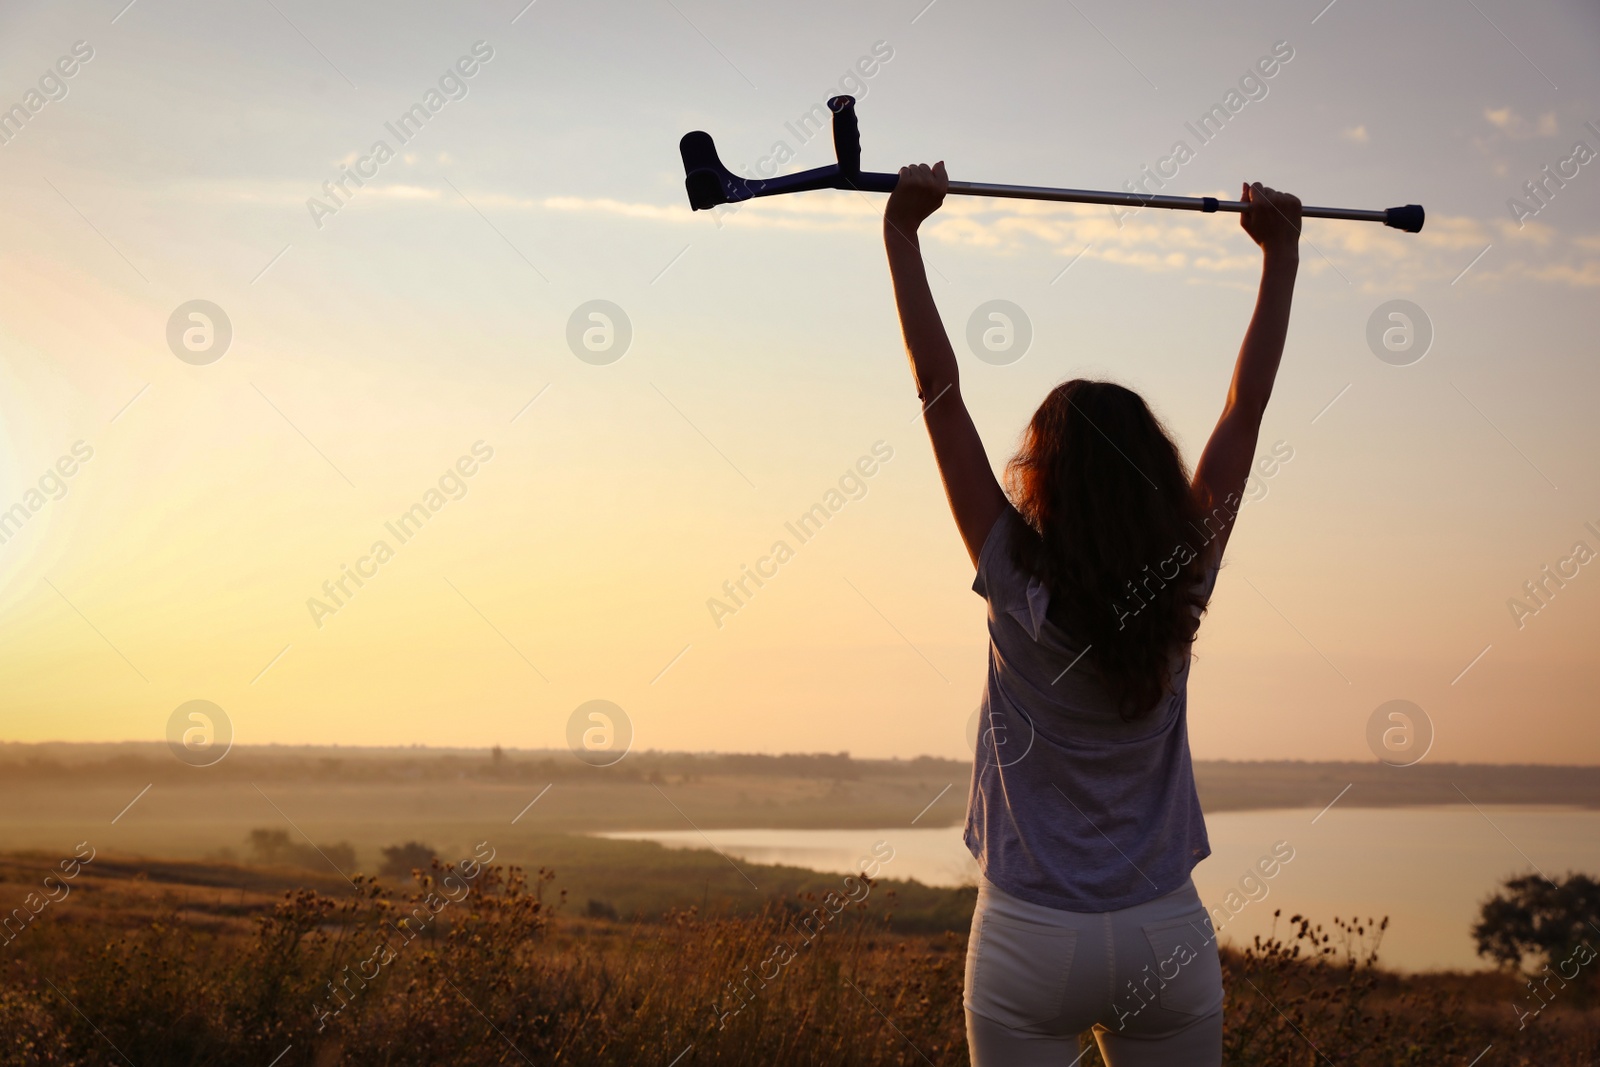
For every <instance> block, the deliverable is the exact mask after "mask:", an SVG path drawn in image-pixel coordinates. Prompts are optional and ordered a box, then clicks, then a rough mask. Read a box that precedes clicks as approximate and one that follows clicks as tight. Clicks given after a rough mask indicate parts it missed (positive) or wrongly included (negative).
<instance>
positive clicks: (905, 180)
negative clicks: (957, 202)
mask: <svg viewBox="0 0 1600 1067" xmlns="http://www.w3.org/2000/svg"><path fill="white" fill-rule="evenodd" d="M949 188H950V177H949V175H947V174H946V173H945V172H944V161H943V160H940V161H939V162H938V163H935V164H934V165H933V166H931V167H930V166H928V165H927V164H926V163H913V164H912V165H911V166H909V167H901V168H900V180H899V181H898V182H896V183H895V187H894V192H892V193H890V194H889V204H888V206H887V207H886V208H884V211H883V220H884V222H886V223H889V224H890V225H892V226H894V227H895V228H896V229H898V230H900V231H901V232H903V233H907V234H909V233H911V232H912V231H914V230H916V228H917V227H918V226H921V225H922V220H923V219H925V218H927V217H928V216H929V215H932V214H933V213H934V212H935V211H938V210H939V205H941V204H943V203H944V196H945V193H946V192H948V191H949Z"/></svg>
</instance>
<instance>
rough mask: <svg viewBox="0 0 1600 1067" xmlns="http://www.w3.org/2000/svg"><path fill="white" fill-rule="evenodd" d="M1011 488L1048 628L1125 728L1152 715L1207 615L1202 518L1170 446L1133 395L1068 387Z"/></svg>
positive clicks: (1028, 440) (1009, 473)
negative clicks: (1075, 650) (1108, 698)
mask: <svg viewBox="0 0 1600 1067" xmlns="http://www.w3.org/2000/svg"><path fill="white" fill-rule="evenodd" d="M1006 481H1007V485H1008V488H1009V489H1010V493H1011V498H1012V502H1013V503H1014V504H1015V505H1016V507H1017V510H1018V512H1020V513H1021V515H1022V518H1023V519H1024V521H1026V522H1027V524H1028V526H1029V528H1030V529H1031V530H1032V531H1033V536H1031V537H1022V538H1020V539H1018V541H1017V542H1016V544H1015V546H1014V549H1013V552H1014V555H1015V559H1016V562H1017V564H1018V565H1019V566H1021V567H1022V568H1023V570H1025V571H1027V572H1028V573H1030V574H1032V575H1034V576H1035V577H1037V578H1038V579H1039V580H1040V581H1041V582H1043V583H1044V584H1045V586H1046V587H1047V588H1048V589H1049V590H1050V612H1049V616H1050V619H1051V621H1052V622H1054V623H1056V624H1057V625H1058V626H1060V627H1061V628H1062V629H1063V630H1065V631H1066V632H1067V633H1068V634H1069V635H1070V636H1071V637H1072V638H1073V639H1074V640H1075V641H1077V642H1079V643H1081V644H1082V645H1084V646H1085V647H1086V648H1088V650H1089V651H1088V654H1087V656H1086V657H1085V660H1084V662H1085V663H1086V664H1092V665H1093V668H1094V670H1095V671H1096V672H1097V674H1098V675H1099V678H1100V680H1101V682H1102V683H1103V684H1104V685H1105V686H1106V688H1107V690H1108V691H1109V692H1110V694H1111V695H1112V697H1113V698H1114V699H1115V700H1116V701H1117V704H1118V708H1119V710H1120V713H1121V715H1122V718H1124V719H1125V720H1132V719H1136V718H1138V717H1140V716H1142V715H1144V714H1147V713H1148V712H1149V711H1151V710H1152V709H1153V708H1154V706H1155V705H1156V703H1157V701H1159V700H1160V698H1161V696H1162V695H1163V694H1164V693H1165V692H1166V690H1167V686H1168V685H1169V683H1170V682H1171V680H1172V666H1173V658H1174V653H1175V652H1176V651H1177V650H1179V649H1180V648H1183V647H1184V646H1185V645H1186V644H1187V642H1188V641H1189V640H1190V639H1191V638H1193V636H1194V632H1195V627H1196V625H1197V623H1198V621H1199V619H1198V613H1197V612H1196V610H1195V609H1197V608H1198V609H1199V610H1200V611H1204V609H1205V601H1204V599H1203V598H1201V597H1199V596H1198V594H1197V593H1196V592H1195V589H1194V585H1195V582H1197V581H1198V580H1199V579H1200V577H1201V576H1202V574H1203V572H1204V567H1205V562H1204V560H1203V558H1202V556H1201V553H1200V552H1198V551H1196V549H1195V548H1194V547H1193V545H1192V542H1194V541H1195V540H1196V533H1197V531H1199V530H1200V526H1199V519H1200V515H1199V507H1198V504H1197V503H1196V501H1195V498H1194V494H1193V490H1192V489H1191V488H1190V482H1189V472H1188V469H1187V468H1186V467H1185V466H1184V463H1183V457H1182V456H1180V455H1179V454H1178V449H1177V447H1176V446H1175V445H1174V444H1173V443H1172V440H1171V438H1170V437H1168V436H1167V432H1166V429H1165V428H1164V427H1163V426H1162V425H1161V422H1160V420H1158V419H1157V418H1156V417H1155V415H1154V414H1152V413H1151V411H1150V408H1149V407H1148V406H1147V405H1146V404H1145V402H1144V399H1143V398H1142V397H1140V396H1139V394H1138V393H1135V392H1133V391H1132V390H1131V389H1126V388H1124V387H1122V386H1120V385H1116V384H1113V383H1111V382H1097V381H1088V380H1085V379H1082V378H1075V379H1073V380H1072V381H1069V382H1065V383H1063V384H1061V385H1058V386H1056V387H1055V388H1054V389H1052V390H1051V391H1050V395H1049V396H1047V397H1045V399H1044V403H1042V404H1040V405H1039V410H1038V411H1036V412H1034V415H1033V419H1032V421H1030V422H1029V423H1028V429H1027V432H1026V433H1025V434H1024V435H1023V441H1022V447H1021V448H1020V449H1019V450H1018V452H1017V454H1016V455H1015V456H1014V457H1012V459H1011V462H1010V463H1009V464H1007V465H1006ZM1174 571H1176V573H1174Z"/></svg>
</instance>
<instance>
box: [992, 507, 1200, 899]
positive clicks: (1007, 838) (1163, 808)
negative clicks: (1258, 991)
mask: <svg viewBox="0 0 1600 1067" xmlns="http://www.w3.org/2000/svg"><path fill="white" fill-rule="evenodd" d="M1026 529H1027V528H1026V526H1025V524H1024V522H1023V519H1022V517H1021V516H1020V515H1019V514H1017V511H1016V509H1015V508H1013V507H1011V506H1010V505H1009V504H1008V505H1006V508H1005V510H1004V511H1003V512H1002V513H1001V515H1000V518H999V519H998V520H997V521H996V522H995V524H994V528H993V529H992V530H990V532H989V535H988V537H987V538H986V539H985V541H984V545H983V550H982V552H981V553H980V554H979V558H978V576H977V578H976V579H975V580H974V581H973V583H972V589H973V591H974V592H975V593H978V594H979V595H980V596H982V597H983V598H984V599H985V600H986V601H987V602H988V605H989V675H988V680H987V682H986V683H985V685H984V692H983V707H982V708H981V712H980V718H979V730H978V743H977V752H976V758H975V759H974V760H973V766H972V788H971V791H970V793H969V795H968V799H967V826H966V835H965V837H966V842H967V847H968V848H970V849H971V850H972V854H973V856H975V857H976V858H977V860H978V865H979V867H980V868H981V869H982V871H983V874H984V877H986V878H987V879H988V880H989V881H990V882H992V883H994V884H995V885H996V886H998V887H999V888H1000V889H1001V890H1003V891H1004V892H1006V893H1009V894H1011V895H1012V896H1014V897H1017V898H1019V899H1021V900H1026V901H1029V902H1031V903H1034V904H1041V905H1044V906H1045V907H1050V908H1059V909H1061V910H1063V911H1076V912H1106V911H1117V910H1119V909H1121V908H1129V907H1133V906H1134V905H1135V904H1142V903H1144V902H1145V901H1148V900H1154V899H1155V898H1157V897H1160V896H1163V895H1165V894H1167V893H1170V892H1172V891H1173V890H1175V889H1177V888H1178V887H1180V886H1182V885H1183V884H1184V882H1185V881H1186V880H1187V879H1188V877H1189V872H1190V871H1191V870H1193V868H1194V866H1195V864H1197V863H1199V862H1200V861H1201V860H1203V859H1205V858H1206V856H1208V855H1210V854H1211V845H1210V842H1209V841H1208V840H1207V839H1206V825H1205V818H1204V816H1202V814H1201V812H1200V798H1199V796H1198V794H1197V793H1196V792H1195V786H1194V768H1193V765H1192V764H1191V762H1190V758H1189V731H1188V683H1189V661H1190V654H1189V652H1190V650H1189V648H1187V647H1185V648H1184V649H1182V650H1181V652H1180V653H1179V654H1178V656H1177V657H1176V658H1175V659H1174V664H1173V677H1172V683H1171V686H1170V687H1169V688H1168V690H1167V693H1166V694H1165V695H1164V696H1163V697H1162V698H1161V700H1160V703H1159V704H1158V705H1157V706H1156V707H1155V708H1154V709H1153V710H1151V711H1150V712H1149V713H1147V714H1146V715H1144V716H1143V717H1141V718H1138V719H1136V720H1134V721H1133V722H1124V721H1123V720H1122V718H1121V717H1120V716H1119V715H1118V713H1117V708H1116V705H1115V702H1114V701H1113V700H1112V698H1111V697H1110V696H1109V694H1108V693H1107V692H1106V689H1105V687H1104V686H1102V685H1101V684H1100V682H1099V681H1098V680H1097V678H1096V677H1095V672H1094V671H1093V670H1092V669H1088V668H1089V664H1088V661H1087V657H1085V658H1084V659H1082V660H1080V659H1079V656H1080V654H1081V653H1083V652H1084V650H1083V649H1082V648H1081V647H1077V646H1076V645H1075V644H1074V642H1073V641H1072V640H1071V639H1070V638H1069V637H1068V636H1067V635H1066V633H1065V632H1064V631H1062V630H1061V628H1060V627H1058V626H1056V624H1055V623H1053V622H1051V621H1050V620H1049V619H1048V618H1046V612H1047V611H1048V609H1049V606H1050V593H1049V590H1048V589H1046V588H1045V587H1044V585H1043V583H1041V582H1040V581H1039V580H1038V579H1037V578H1035V577H1033V576H1032V575H1030V574H1028V573H1026V572H1025V571H1023V570H1022V569H1021V568H1019V567H1018V566H1017V565H1016V564H1015V563H1014V562H1013V560H1012V552H1011V548H1012V544H1013V541H1014V539H1015V537H1016V536H1017V535H1018V534H1019V533H1022V532H1025V531H1026ZM1207 557H1208V558H1210V559H1211V562H1210V564H1209V565H1208V567H1207V569H1206V572H1205V575H1204V578H1203V579H1202V581H1201V583H1200V585H1199V591H1200V593H1201V594H1202V596H1206V597H1209V596H1210V593H1211V589H1212V587H1213V586H1214V585H1215V584H1216V580H1217V561H1216V559H1215V556H1214V554H1213V553H1207ZM1090 655H1092V651H1091V652H1090ZM1179 660H1181V663H1180V662H1179Z"/></svg>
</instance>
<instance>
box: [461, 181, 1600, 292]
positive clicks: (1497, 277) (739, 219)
mask: <svg viewBox="0 0 1600 1067" xmlns="http://www.w3.org/2000/svg"><path fill="white" fill-rule="evenodd" d="M1188 195H1205V194H1203V193H1202V192H1200V191H1190V193H1189V194H1188ZM1210 195H1216V194H1215V192H1213V193H1212V194H1210ZM473 199H474V202H477V203H484V204H493V205H495V206H500V207H521V208H529V207H533V208H542V209H544V210H550V211H562V212H581V213H591V214H607V215H614V216H618V217H621V218H628V219H638V220H647V221H652V222H659V223H671V224H680V223H689V224H700V225H704V224H707V223H710V222H711V219H712V217H713V216H714V215H715V214H716V213H715V212H694V211H690V210H689V208H688V207H687V206H686V205H672V206H664V205H659V204H640V203H628V202H624V201H619V200H610V199H603V198H586V197H547V198H545V199H543V200H539V201H530V200H514V199H512V198H509V197H507V198H497V197H495V196H493V195H492V194H473ZM881 212H882V202H881V201H878V200H874V199H869V198H866V197H863V196H860V195H858V194H855V193H848V192H828V191H819V192H813V193H807V194H805V195H804V196H785V197H773V198H771V199H767V198H762V199H759V200H755V201H749V202H746V203H744V204H738V205H732V210H730V211H728V212H727V213H725V214H723V215H721V217H720V220H719V221H720V223H721V225H723V226H732V227H739V228H751V229H778V230H791V231H804V232H829V231H834V232H837V231H848V232H855V233H875V232H876V231H877V229H878V225H879V219H880V218H881ZM1193 218H1194V216H1189V215H1187V214H1186V213H1181V212H1168V211H1162V210H1159V209H1155V208H1150V209H1146V210H1143V211H1139V212H1135V213H1132V214H1125V215H1124V216H1123V219H1122V225H1121V226H1118V225H1117V217H1116V215H1115V214H1114V213H1113V212H1112V211H1111V210H1110V209H1108V208H1104V207H1097V206H1093V205H1088V204H1055V203H1048V202H1040V201H1024V200H991V199H986V198H978V197H973V198H959V199H951V200H949V201H947V202H946V203H945V205H944V207H942V208H941V209H940V210H939V213H938V214H937V215H935V216H933V217H932V218H931V219H930V220H929V221H928V223H927V224H926V225H925V226H924V228H923V233H924V235H925V236H926V237H927V238H928V239H929V240H931V241H936V242H938V243H940V244H944V245H953V246H963V247H968V248H975V249H981V250H983V251H985V252H987V253H991V254H995V255H1016V254H1025V253H1028V252H1035V253H1037V252H1038V251H1039V250H1041V249H1045V250H1048V251H1050V252H1051V253H1052V254H1054V255H1057V256H1062V257H1066V258H1071V257H1073V256H1078V255H1079V254H1080V253H1081V254H1082V256H1083V258H1085V259H1098V260H1101V261H1102V262H1105V263H1112V264H1116V265H1118V266H1123V267H1129V268H1132V269H1136V270H1142V271H1149V272H1151V273H1161V274H1168V273H1174V272H1184V273H1188V274H1189V275H1190V278H1189V279H1188V280H1189V281H1191V282H1194V283H1196V284H1214V285H1224V286H1234V285H1238V284H1241V282H1247V281H1248V279H1249V277H1250V275H1251V274H1253V273H1254V272H1255V271H1256V270H1258V269H1259V267H1260V262H1261V260H1260V256H1259V255H1258V254H1257V253H1256V251H1255V249H1253V248H1250V247H1249V245H1248V242H1247V241H1246V239H1245V238H1244V237H1243V236H1242V235H1241V234H1240V233H1239V231H1238V228H1237V225H1236V224H1235V225H1228V223H1227V222H1226V221H1224V220H1219V219H1217V218H1215V217H1211V218H1205V217H1204V216H1200V218H1202V219H1204V221H1203V222H1199V223H1195V222H1193V221H1191V219H1193ZM1305 243H1306V245H1307V246H1308V248H1307V250H1306V251H1305V253H1304V254H1303V255H1302V257H1301V265H1302V266H1303V267H1304V268H1305V269H1306V270H1307V272H1308V273H1310V274H1313V275H1315V274H1321V273H1324V272H1327V271H1330V270H1331V271H1333V272H1335V273H1337V274H1338V275H1339V276H1340V277H1344V278H1346V279H1347V280H1349V281H1350V282H1351V284H1354V285H1358V286H1360V287H1361V288H1362V289H1363V290H1372V291H1380V290H1410V289H1414V288H1415V287H1416V286H1417V285H1418V284H1421V283H1426V282H1450V281H1451V280H1452V279H1454V278H1456V277H1457V276H1458V275H1459V274H1460V272H1461V268H1462V266H1463V265H1464V264H1465V263H1467V262H1469V261H1470V260H1471V259H1472V257H1473V256H1475V255H1477V254H1478V253H1479V252H1481V251H1483V250H1484V248H1485V247H1486V246H1490V245H1492V246H1493V247H1494V248H1495V249H1497V250H1498V251H1495V252H1492V253H1491V255H1493V256H1494V258H1496V259H1501V260H1502V262H1503V265H1502V266H1500V267H1499V268H1498V269H1496V270H1485V269H1483V267H1482V266H1480V267H1477V268H1475V269H1474V270H1473V271H1472V272H1471V274H1469V275H1468V277H1467V280H1470V281H1472V282H1473V283H1475V284H1480V285H1482V284H1492V283H1497V282H1500V281H1513V280H1531V281H1537V282H1545V283H1557V284H1564V285H1572V286H1581V287H1589V286H1593V285H1595V284H1600V282H1597V279H1600V258H1596V257H1595V256H1594V255H1593V253H1596V252H1600V234H1595V235H1589V236H1586V237H1580V238H1569V237H1566V236H1564V235H1562V234H1561V233H1559V232H1558V231H1557V230H1555V229H1553V228H1552V227H1548V226H1543V225H1541V224H1538V223H1529V224H1527V225H1526V226H1525V227H1524V228H1523V229H1522V230H1518V229H1517V228H1516V227H1515V226H1514V225H1512V224H1510V223H1509V222H1507V220H1504V219H1492V220H1485V219H1476V218H1471V217H1468V216H1463V215H1432V216H1430V217H1429V219H1428V225H1427V227H1426V228H1425V229H1424V230H1423V232H1422V233H1420V234H1404V233H1400V232H1399V231H1397V230H1391V229H1387V228H1385V227H1382V226H1377V225H1373V224H1371V223H1350V222H1325V221H1321V220H1311V221H1310V222H1308V223H1307V227H1306V236H1305ZM1511 252H1516V253H1519V254H1532V255H1535V256H1537V257H1538V261H1533V260H1529V259H1513V258H1505V257H1507V256H1508V253H1511Z"/></svg>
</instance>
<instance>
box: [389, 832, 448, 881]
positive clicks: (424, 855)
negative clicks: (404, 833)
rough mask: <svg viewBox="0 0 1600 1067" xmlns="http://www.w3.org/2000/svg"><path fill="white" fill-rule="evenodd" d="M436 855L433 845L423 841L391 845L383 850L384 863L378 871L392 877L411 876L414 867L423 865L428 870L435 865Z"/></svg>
mask: <svg viewBox="0 0 1600 1067" xmlns="http://www.w3.org/2000/svg"><path fill="white" fill-rule="evenodd" d="M436 855H437V854H436V853H435V852H434V851H433V848H432V847H431V846H429V845H424V844H423V843H422V842H421V841H407V842H406V843H405V844H403V845H390V846H389V847H388V848H386V849H384V850H383V865H382V866H381V867H380V868H379V869H378V873H379V874H386V875H388V876H390V877H391V878H410V877H411V871H412V870H413V868H417V867H421V868H422V869H423V870H427V869H428V868H429V867H431V866H433V861H434V859H435V857H436Z"/></svg>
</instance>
